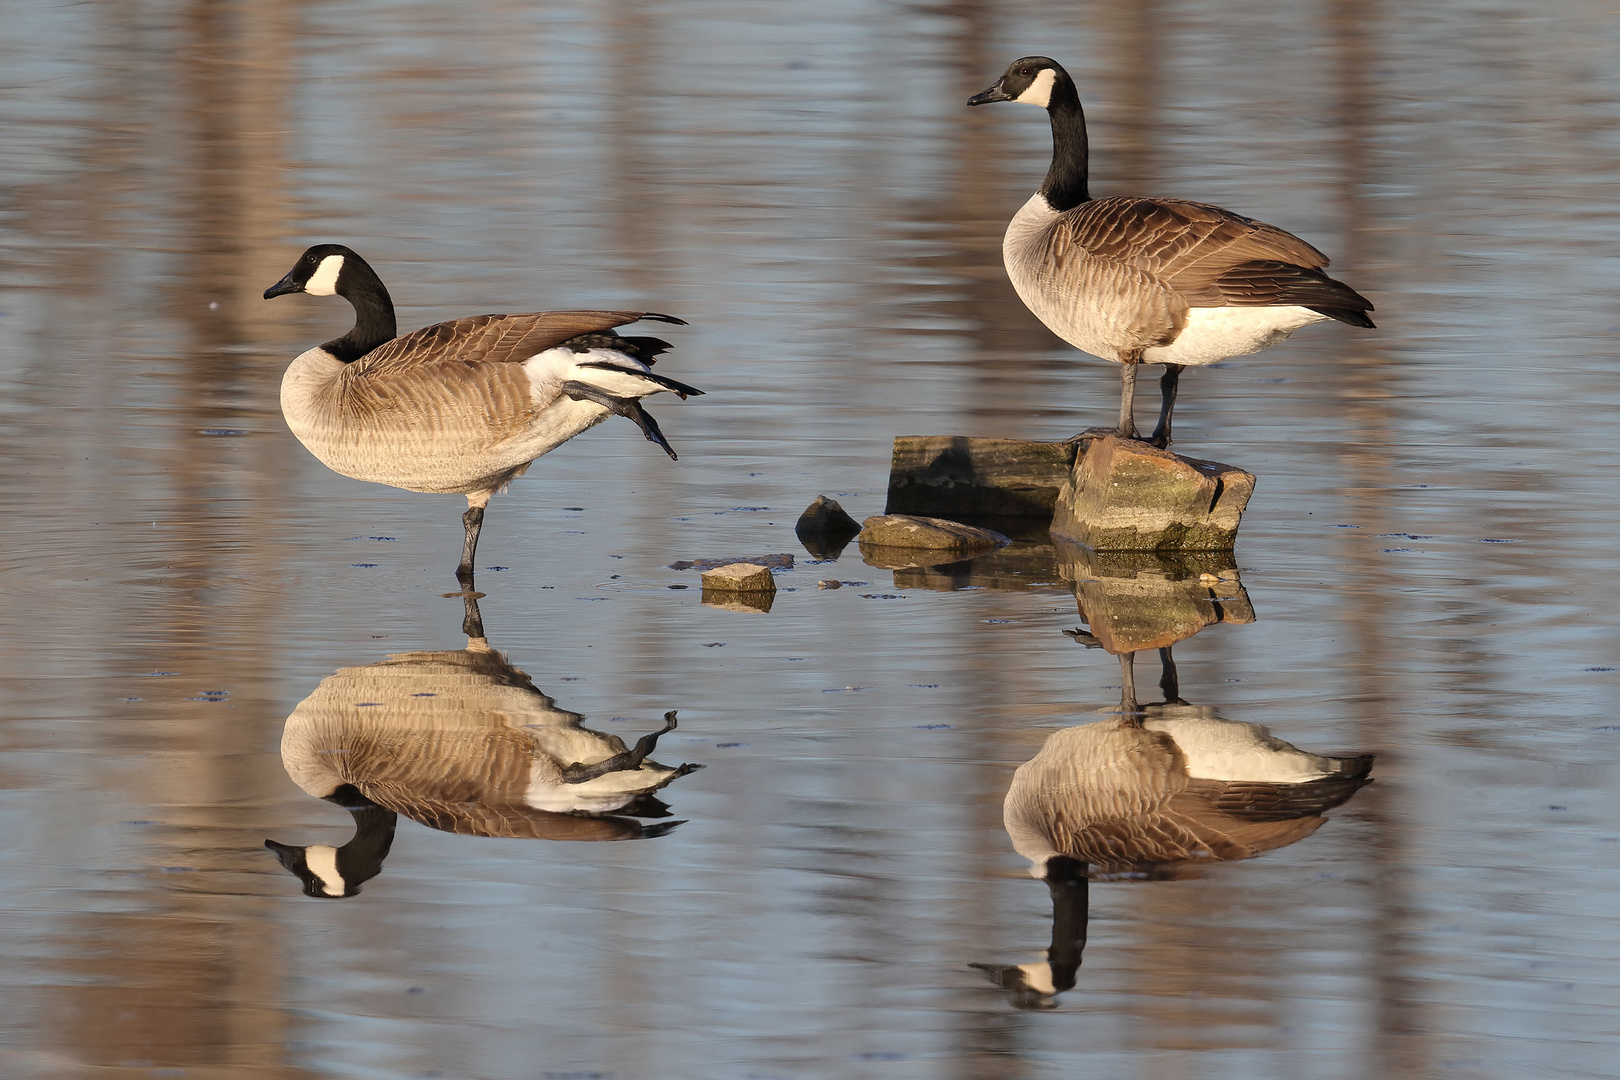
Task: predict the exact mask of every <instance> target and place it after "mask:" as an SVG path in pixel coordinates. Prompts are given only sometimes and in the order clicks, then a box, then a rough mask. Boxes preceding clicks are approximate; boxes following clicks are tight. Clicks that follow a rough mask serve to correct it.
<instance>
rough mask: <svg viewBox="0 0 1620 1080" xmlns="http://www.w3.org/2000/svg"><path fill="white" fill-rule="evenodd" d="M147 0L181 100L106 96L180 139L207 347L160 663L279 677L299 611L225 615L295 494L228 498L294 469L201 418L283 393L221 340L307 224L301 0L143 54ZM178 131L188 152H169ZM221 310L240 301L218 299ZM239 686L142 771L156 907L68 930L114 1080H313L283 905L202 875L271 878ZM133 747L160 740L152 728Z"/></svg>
mask: <svg viewBox="0 0 1620 1080" xmlns="http://www.w3.org/2000/svg"><path fill="white" fill-rule="evenodd" d="M126 8H127V5H123V4H115V3H105V4H102V5H101V9H100V11H99V16H100V18H101V19H102V20H103V22H104V24H105V26H106V32H107V35H108V38H109V40H115V41H120V42H124V43H126V44H127V45H128V47H129V48H132V49H134V50H136V51H137V53H138V54H139V55H138V58H137V59H136V61H135V63H137V64H139V65H140V67H141V69H142V70H144V71H145V72H147V73H148V74H152V75H157V74H161V75H163V76H167V77H170V78H172V79H173V83H172V84H171V85H172V88H173V91H172V93H171V91H170V90H167V89H164V90H154V91H152V92H151V95H150V97H149V98H148V99H145V100H141V101H140V102H139V106H140V110H141V111H140V114H139V115H138V116H137V115H132V113H131V104H130V97H129V87H128V86H127V84H126V83H125V82H124V81H123V80H109V82H108V83H107V84H104V86H103V93H104V95H105V97H104V99H103V100H102V101H101V102H99V103H98V104H99V106H100V107H101V108H102V110H103V111H104V112H105V113H106V114H107V115H109V116H111V117H115V118H116V121H115V122H116V123H117V124H123V125H129V124H138V127H135V128H132V129H131V130H133V131H136V132H137V133H138V135H137V136H136V137H139V138H145V139H149V140H153V141H156V142H158V143H159V144H160V145H159V146H157V147H149V148H148V149H151V150H153V151H155V152H156V153H158V154H159V156H160V157H161V158H163V159H164V160H165V162H166V165H165V168H164V170H163V171H162V172H161V174H159V175H158V176H157V177H156V181H155V182H156V183H158V184H165V183H166V184H169V185H172V186H171V187H170V188H169V189H168V190H161V191H159V192H158V194H159V195H160V196H161V197H162V198H161V200H160V202H159V203H158V204H157V206H158V209H157V210H156V211H155V212H156V213H158V214H166V215H169V217H170V220H169V221H166V222H164V223H162V227H163V231H164V234H165V235H169V234H173V235H179V236H180V237H182V238H183V239H182V240H181V242H180V243H179V244H178V245H177V250H175V251H174V252H173V256H174V259H175V261H176V262H177V264H178V274H177V278H178V280H179V282H180V285H179V287H178V288H177V289H176V290H174V291H172V292H171V293H169V294H168V296H167V304H168V307H169V309H170V310H169V312H168V314H169V315H170V316H171V317H173V318H175V319H176V320H178V321H180V322H182V323H183V324H185V325H188V326H189V327H190V328H191V330H192V338H193V348H192V350H191V351H190V353H189V354H187V355H184V356H181V357H177V358H175V359H174V360H173V361H170V362H169V367H170V368H171V370H172V371H173V373H174V374H175V375H176V376H178V378H177V379H176V380H175V386H176V387H177V389H176V390H175V394H176V397H177V399H178V400H177V401H176V402H175V404H177V405H178V406H179V407H180V409H181V410H182V412H183V414H184V415H186V416H187V417H188V418H189V420H190V421H192V422H186V421H182V422H179V423H173V424H170V425H167V428H166V430H167V431H168V432H170V433H171V434H172V437H173V438H174V439H175V440H176V441H175V442H174V443H173V444H171V445H169V446H165V447H163V448H162V449H161V453H162V454H163V456H164V458H165V460H166V462H167V463H168V464H169V466H170V467H169V469H168V474H169V477H170V482H171V484H172V492H171V494H170V498H169V501H168V502H167V503H166V505H165V507H164V510H165V513H166V515H168V516H171V517H172V518H173V519H176V520H177V521H178V522H180V523H181V527H182V528H183V529H184V530H185V531H186V532H187V533H188V534H189V535H190V537H191V539H190V540H189V541H186V542H183V544H182V545H181V546H180V548H179V551H180V552H181V554H180V555H179V556H178V557H177V558H176V559H175V560H174V561H173V564H172V565H171V566H170V567H169V573H170V574H171V575H172V580H171V581H170V582H169V583H168V585H169V586H170V588H171V589H172V596H171V599H170V600H169V602H168V603H167V604H165V605H163V606H160V607H157V608H155V609H154V610H155V611H157V612H160V613H161V614H160V615H158V616H157V617H158V618H159V619H162V620H165V622H166V625H164V624H160V625H156V626H154V625H151V623H143V624H142V626H141V627H140V628H139V640H141V641H145V642H148V643H150V644H149V645H148V649H149V653H148V656H149V659H148V662H149V663H150V664H151V666H152V667H153V668H179V669H186V668H190V669H192V670H202V669H208V668H210V667H212V666H213V665H212V664H211V662H210V661H211V660H213V659H215V658H217V657H218V655H219V654H220V652H221V650H226V651H237V652H239V653H240V654H244V655H253V656H254V657H256V658H257V659H258V660H259V661H261V662H262V663H264V664H265V665H266V666H269V667H273V664H274V661H273V657H274V655H275V653H276V651H277V644H276V638H275V634H274V631H275V628H276V626H277V625H279V623H280V621H281V620H280V619H279V618H278V615H279V613H278V612H277V611H275V610H273V609H272V608H271V604H272V602H273V601H272V599H271V598H273V597H274V596H275V595H277V594H276V593H275V592H274V591H273V590H244V591H243V592H242V593H240V594H239V595H240V596H242V597H243V603H245V604H246V605H248V606H249V608H250V609H251V607H252V606H253V605H254V604H255V603H256V602H257V603H259V604H261V605H263V606H264V610H258V611H254V610H247V611H243V610H241V609H240V607H238V608H237V609H235V610H233V612H232V614H233V618H232V619H231V620H230V622H229V623H228V625H229V626H230V627H240V628H242V631H241V633H243V634H244V635H245V637H246V640H241V639H236V640H233V639H231V638H230V637H227V636H224V635H225V634H230V633H234V632H235V631H224V632H221V631H220V630H219V629H218V628H217V625H216V622H215V620H213V619H212V618H211V613H210V609H209V605H210V604H211V603H214V602H217V585H218V583H219V581H220V580H221V579H223V578H227V577H230V576H232V575H236V574H241V573H243V572H252V573H258V574H265V575H273V574H274V573H275V566H274V562H273V558H272V556H273V548H269V547H262V546H259V544H256V543H254V542H253V541H252V540H247V541H244V539H243V538H244V537H262V536H266V535H269V534H270V532H271V530H270V528H269V522H268V521H255V520H253V518H252V515H254V514H259V513H267V512H268V511H267V510H262V509H258V508H259V507H272V506H278V505H284V502H283V500H282V499H279V498H272V499H253V498H248V499H244V500H241V502H243V503H245V504H246V505H247V506H248V507H249V509H247V510H244V511H242V512H241V513H242V514H243V515H246V516H229V515H226V514H224V513H222V509H221V508H222V506H223V505H224V504H223V503H222V501H221V500H220V499H218V498H216V497H215V496H216V495H217V494H218V492H219V491H221V490H226V489H228V488H229V487H230V486H231V484H232V482H233V481H234V482H236V483H244V482H245V483H248V484H250V485H251V484H254V483H264V484H274V483H276V482H277V480H276V479H275V478H273V477H272V478H270V479H268V480H259V481H253V480H246V481H243V480H240V479H238V478H235V477H230V476H227V475H224V474H225V473H226V472H227V471H228V469H229V468H230V464H231V463H230V462H229V461H227V460H222V459H224V458H225V457H226V455H227V453H230V452H234V451H235V449H236V448H235V447H234V446H233V447H231V448H230V449H229V450H227V449H226V448H225V447H224V446H223V445H222V444H220V443H210V442H201V441H199V440H198V436H197V429H198V428H200V427H204V426H210V425H213V424H216V423H218V422H219V421H220V420H221V419H222V417H223V416H225V415H226V414H227V413H228V411H229V409H230V408H232V405H231V404H230V402H231V400H232V399H233V398H234V397H235V396H236V395H238V394H242V395H251V394H259V393H263V392H267V388H268V387H270V386H272V385H273V381H274V378H275V377H276V374H277V373H278V370H277V371H267V372H258V371H253V370H248V371H247V372H246V375H245V378H244V377H243V375H242V374H241V373H240V372H239V367H240V365H241V364H250V363H257V364H262V363H263V360H262V359H259V358H254V359H250V360H242V361H238V360H237V359H236V358H235V357H233V356H231V355H230V354H226V353H222V352H221V351H220V347H221V346H224V345H230V344H235V343H238V342H240V341H242V340H243V338H244V337H245V336H247V335H248V334H249V332H250V331H249V328H250V327H253V326H257V325H260V324H261V321H262V319H263V318H266V317H267V316H261V315H260V314H259V312H258V309H257V307H255V306H253V305H254V304H256V303H257V302H259V298H258V292H259V291H260V290H262V288H263V286H264V283H265V282H267V281H270V280H273V272H272V271H271V270H270V269H268V268H270V267H272V266H273V265H275V264H278V263H279V262H280V261H281V260H282V259H283V258H284V252H282V251H280V250H278V249H277V247H276V245H275V244H274V243H273V242H272V241H277V240H279V239H280V237H281V235H282V222H283V221H284V218H285V213H284V209H283V208H284V206H285V200H284V198H283V197H282V196H281V195H280V191H281V187H282V183H283V180H282V177H281V176H280V175H279V169H280V168H281V161H282V151H281V135H280V132H281V131H282V130H283V129H285V127H286V123H285V120H284V112H285V107H286V101H287V97H288V88H289V85H290V81H291V74H290V62H291V57H292V56H293V55H294V53H295V42H294V40H293V39H294V29H295V27H296V24H297V20H298V10H299V9H298V3H297V2H296V0H294V2H292V3H279V4H269V5H264V4H250V5H243V4H237V3H226V2H223V0H197V2H194V3H190V4H188V5H186V6H184V7H183V8H182V9H181V10H180V11H179V13H178V18H177V19H176V21H175V23H174V24H173V25H172V26H169V27H164V28H162V29H152V28H151V27H147V26H144V25H143V30H145V31H146V34H147V36H145V37H141V36H136V37H135V38H134V42H133V44H129V43H130V41H131V36H130V34H129V32H128V31H129V28H128V26H127V25H126V22H127V20H128V12H127V10H126ZM143 50H144V52H143ZM161 81H162V80H161V79H160V78H159V79H154V80H153V82H154V83H156V84H159V85H161ZM165 140H172V143H170V144H169V145H167V146H164V145H161V144H162V143H164V141H165ZM112 164H113V167H108V163H106V162H91V166H92V167H95V166H97V165H99V166H101V167H102V168H101V172H102V176H103V179H102V181H101V182H102V183H105V184H106V185H108V186H109V187H111V188H112V189H113V190H114V191H118V192H122V191H123V190H125V189H124V187H123V185H125V184H126V183H127V178H126V176H125V175H124V174H121V173H120V171H119V170H118V169H117V168H116V162H114V163H112ZM101 239H102V240H103V241H104V242H105V239H106V238H105V237H102V238H101ZM210 302H214V303H217V305H218V307H217V308H215V309H213V310H210V309H209V304H210ZM241 383H245V384H247V385H246V386H245V387H244V386H242V385H239V384H241ZM238 407H240V406H238ZM258 471H259V472H263V471H264V470H263V469H262V468H261V469H260V470H258ZM261 543H262V542H261ZM244 566H247V567H251V571H244ZM111 632H112V631H109V633H111ZM124 632H126V633H127V632H129V628H127V627H126V628H124ZM235 693H236V696H234V697H233V699H232V704H234V705H236V706H237V707H238V709H237V711H235V712H231V713H228V714H226V713H222V712H220V711H218V710H219V709H223V708H224V706H223V705H217V706H211V705H202V706H198V709H197V710H196V711H193V712H191V713H188V714H185V715H186V716H187V719H185V720H183V721H177V722H176V723H175V724H173V725H172V726H171V727H170V728H168V729H167V731H169V732H170V734H168V735H167V736H165V737H164V738H163V740H162V749H163V753H162V754H161V755H159V754H153V755H151V759H152V761H151V764H150V765H149V766H148V767H147V768H146V769H144V770H143V771H142V772H141V774H140V777H141V783H142V790H138V791H135V792H131V793H130V796H131V801H133V802H136V803H138V804H141V805H146V806H150V807H152V809H153V811H154V812H155V813H156V814H158V815H161V817H162V820H163V824H162V826H161V827H158V828H153V829H151V830H150V831H147V832H144V833H142V834H140V835H141V837H142V840H143V841H144V843H140V844H138V845H135V846H134V847H133V850H132V851H131V853H130V856H129V858H130V861H131V862H133V863H134V864H136V865H137V866H139V867H142V868H144V871H145V872H146V873H148V874H151V875H154V876H155V875H157V874H159V873H160V872H161V870H160V868H165V869H167V870H169V871H172V872H171V873H165V874H164V876H163V878H162V879H161V881H160V882H156V883H149V884H147V885H146V886H144V888H143V890H142V895H145V896H150V897H152V898H153V899H152V900H151V901H150V904H149V906H148V907H147V908H146V909H145V910H143V911H140V912H138V913H130V912H127V911H123V912H104V913H85V914H82V915H75V916H72V917H70V918H69V919H68V921H67V922H66V923H65V925H64V929H63V934H64V936H65V937H67V938H68V939H69V940H70V942H71V944H67V945H65V946H64V948H63V949H62V950H61V952H62V954H63V955H65V956H67V957H72V958H75V959H69V960H65V961H63V962H62V963H61V966H62V967H63V968H65V969H69V970H71V972H72V973H73V974H75V975H77V976H79V978H77V979H75V980H73V982H72V984H70V985H66V986H61V987H58V988H56V989H54V990H53V991H51V992H50V993H49V994H48V995H47V996H46V999H45V1001H43V1002H42V1005H41V1008H42V1010H43V1011H44V1012H45V1013H46V1014H47V1015H48V1016H49V1017H50V1020H49V1026H48V1030H49V1031H50V1032H51V1039H52V1041H54V1042H56V1043H57V1044H58V1050H59V1052H60V1053H61V1054H62V1055H63V1056H64V1059H66V1060H72V1061H74V1062H78V1063H82V1064H83V1065H86V1066H92V1067H97V1068H99V1069H100V1070H101V1071H104V1072H105V1073H106V1074H107V1075H114V1076H123V1075H140V1076H146V1075H150V1074H151V1070H152V1069H153V1068H179V1069H183V1070H184V1072H185V1074H186V1075H187V1076H188V1077H199V1078H219V1080H224V1078H227V1077H230V1078H238V1077H275V1078H283V1077H284V1078H295V1077H304V1076H307V1075H309V1074H308V1073H307V1072H306V1071H305V1070H303V1069H301V1068H297V1067H294V1066H289V1065H287V1064H285V1063H284V1062H283V1061H282V1060H281V1058H282V1057H283V1056H284V1055H285V1053H286V1049H285V1048H286V1046H287V1044H288V1043H289V1041H291V1039H292V1035H291V1033H290V1025H289V1019H288V1014H287V1013H286V1011H285V1010H284V1009H283V1008H281V1006H280V1005H279V1002H281V1001H282V1000H284V998H285V989H284V987H283V983H284V982H285V978H286V976H285V970H284V966H283V965H284V956H285V950H284V948H283V947H282V946H281V944H280V943H278V935H277V933H276V928H275V925H274V923H273V922H272V919H271V911H272V909H271V907H270V904H271V901H269V900H260V899H258V898H256V897H253V896H251V895H224V894H222V893H221V892H218V891H203V890H202V889H201V888H200V887H199V884H200V883H201V882H203V881H209V882H221V881H230V882H241V881H242V880H243V879H244V878H245V877H246V876H247V875H248V874H251V873H252V872H253V869H254V863H255V861H256V860H255V859H254V856H256V855H257V854H258V853H257V852H255V851H254V849H253V843H254V841H253V840H252V839H251V837H252V836H253V834H254V833H255V832H256V831H257V828H256V824H257V821H258V819H260V818H261V817H262V810H261V808H262V807H263V806H264V805H265V804H266V803H268V801H269V800H270V798H271V793H270V792H269V791H267V790H260V787H259V785H260V784H262V783H263V780H264V776H265V774H264V770H262V769H260V768H258V761H259V759H260V755H261V753H262V743H263V739H264V734H265V730H266V724H265V723H264V722H263V721H264V720H265V719H266V715H265V708H264V706H265V704H267V703H265V702H263V701H260V700H256V699H255V696H254V695H252V694H251V693H250V692H249V693H243V692H241V687H240V686H239V687H238V688H237V691H236V692H235ZM205 710H206V711H205ZM193 717H194V718H195V719H192V718H193ZM117 738H119V739H124V740H129V741H131V742H133V743H136V744H137V745H139V742H138V740H139V739H140V736H138V735H136V734H133V733H130V734H123V735H119V736H117ZM211 888H212V889H217V888H218V886H217V885H216V886H212V887H211Z"/></svg>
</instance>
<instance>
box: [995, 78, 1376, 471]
mask: <svg viewBox="0 0 1620 1080" xmlns="http://www.w3.org/2000/svg"><path fill="white" fill-rule="evenodd" d="M992 101H1022V102H1025V103H1027V104H1031V105H1039V106H1041V107H1042V108H1044V109H1045V110H1046V112H1047V115H1048V116H1049V117H1050V119H1051V121H1052V167H1051V169H1049V170H1048V171H1047V174H1046V181H1045V183H1043V184H1042V185H1041V189H1040V190H1039V191H1037V192H1036V193H1035V194H1034V195H1033V196H1032V197H1031V198H1030V200H1029V201H1028V202H1027V203H1025V204H1024V206H1023V208H1022V209H1020V210H1019V211H1018V213H1017V214H1016V215H1015V216H1014V217H1013V219H1012V222H1011V224H1009V225H1008V226H1007V235H1006V238H1005V240H1004V241H1003V243H1002V257H1003V260H1004V261H1005V262H1006V265H1007V276H1008V277H1010V278H1011V279H1012V283H1013V288H1015V289H1016V290H1017V291H1018V296H1019V298H1020V299H1022V300H1023V301H1024V303H1025V305H1027V306H1028V307H1029V309H1030V310H1031V311H1032V312H1034V313H1035V315H1036V317H1037V318H1039V319H1040V320H1041V322H1043V323H1045V324H1046V325H1047V327H1048V328H1049V329H1050V330H1051V331H1052V332H1053V333H1055V334H1057V335H1058V337H1060V338H1062V339H1063V340H1064V341H1067V342H1068V343H1069V344H1071V345H1073V346H1074V347H1075V348H1077V349H1083V350H1085V351H1086V352H1088V353H1092V354H1093V355H1096V356H1100V357H1102V358H1103V359H1105V360H1112V361H1114V362H1116V363H1118V364H1120V365H1121V371H1120V376H1121V381H1122V393H1121V396H1120V411H1119V427H1118V431H1117V433H1118V435H1119V436H1120V437H1121V438H1133V439H1134V438H1138V437H1139V436H1138V435H1137V433H1136V424H1135V421H1134V419H1133V415H1132V404H1133V398H1134V395H1135V389H1136V373H1137V366H1138V365H1139V364H1163V365H1164V367H1165V374H1164V377H1163V378H1162V379H1161V380H1160V383H1159V386H1160V391H1161V394H1162V399H1163V400H1162V404H1161V406H1160V410H1159V423H1158V427H1157V428H1156V429H1155V430H1154V433H1153V435H1152V437H1151V440H1150V441H1151V442H1152V443H1153V444H1154V445H1155V446H1160V447H1163V446H1168V445H1169V444H1170V414H1171V412H1172V411H1173V409H1174V408H1175V401H1176V384H1177V381H1178V379H1179V378H1180V376H1181V371H1182V369H1183V368H1186V367H1193V366H1199V365H1203V364H1213V363H1215V362H1216V361H1218V360H1225V359H1227V358H1228V357H1232V356H1244V355H1246V354H1248V353H1252V352H1257V351H1259V350H1260V349H1264V348H1266V347H1267V346H1270V345H1275V344H1276V343H1277V342H1279V341H1282V340H1283V339H1284V338H1286V337H1288V335H1290V334H1292V333H1293V332H1294V331H1295V330H1298V329H1299V328H1300V327H1302V326H1305V325H1307V324H1309V323H1313V322H1321V321H1323V320H1325V319H1337V320H1338V321H1339V322H1342V323H1348V324H1350V325H1351V326H1362V327H1371V326H1372V325H1373V322H1372V320H1371V319H1369V318H1368V317H1367V315H1366V312H1368V311H1371V310H1372V309H1373V306H1372V304H1370V303H1368V302H1367V300H1366V299H1365V298H1364V297H1362V296H1361V295H1360V294H1358V293H1357V292H1356V291H1355V290H1353V289H1351V288H1350V287H1349V286H1348V285H1345V284H1344V283H1343V282H1339V281H1335V280H1333V279H1332V278H1330V277H1328V276H1327V275H1326V274H1324V273H1323V272H1322V268H1323V267H1325V266H1327V265H1328V258H1327V256H1326V255H1323V254H1322V253H1321V252H1320V251H1317V250H1316V249H1315V248H1313V247H1311V245H1309V244H1307V243H1305V241H1303V240H1301V239H1299V238H1298V237H1297V236H1292V235H1290V234H1288V233H1285V232H1283V231H1282V230H1281V229H1278V228H1275V227H1273V226H1271V225H1267V224H1264V223H1263V222H1259V221H1255V220H1253V219H1252V218H1246V217H1243V216H1242V215H1240V214H1234V213H1232V212H1231V211H1230V210H1222V209H1221V208H1220V207H1218V206H1209V205H1207V204H1205V203H1195V202H1187V201H1185V200H1182V199H1156V198H1135V197H1129V196H1114V197H1110V198H1105V199H1095V200H1094V199H1092V197H1091V193H1090V192H1089V191H1088V190H1087V187H1086V170H1087V165H1088V153H1087V147H1086V118H1085V113H1084V112H1083V111H1082V110H1081V108H1080V97H1079V95H1078V94H1077V93H1076V92H1075V88H1074V81H1073V80H1072V79H1070V78H1069V73H1068V72H1066V71H1064V70H1063V68H1062V67H1060V66H1059V65H1058V64H1057V62H1056V61H1053V60H1050V59H1048V58H1046V57H1044V56H1026V57H1024V58H1023V59H1021V60H1014V61H1013V63H1012V65H1011V66H1010V67H1008V68H1007V70H1006V72H1005V73H1004V74H1003V75H1002V76H1001V78H1000V79H999V80H997V82H996V85H994V86H992V87H991V88H990V89H988V90H986V91H984V93H982V94H976V95H974V96H973V97H972V98H969V99H968V104H969V105H984V104H988V103H989V102H992Z"/></svg>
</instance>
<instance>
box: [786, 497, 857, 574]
mask: <svg viewBox="0 0 1620 1080" xmlns="http://www.w3.org/2000/svg"><path fill="white" fill-rule="evenodd" d="M860 531H861V526H860V523H859V522H857V521H856V520H855V519H854V518H852V517H850V516H849V515H848V514H847V513H845V512H844V508H843V507H842V506H839V505H838V500H836V499H829V498H827V496H825V495H817V496H816V501H815V502H813V503H811V504H810V505H809V506H808V507H806V508H805V511H804V513H802V514H800V515H799V520H798V523H797V524H795V525H794V526H793V532H794V534H795V535H796V536H798V538H799V543H801V544H803V545H804V550H806V551H808V552H809V553H810V554H811V555H812V556H813V557H815V558H817V559H836V558H838V556H839V555H841V554H843V551H844V548H845V547H846V546H847V545H848V544H849V542H850V541H851V540H853V539H854V538H855V534H856V533H858V532H860Z"/></svg>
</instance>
